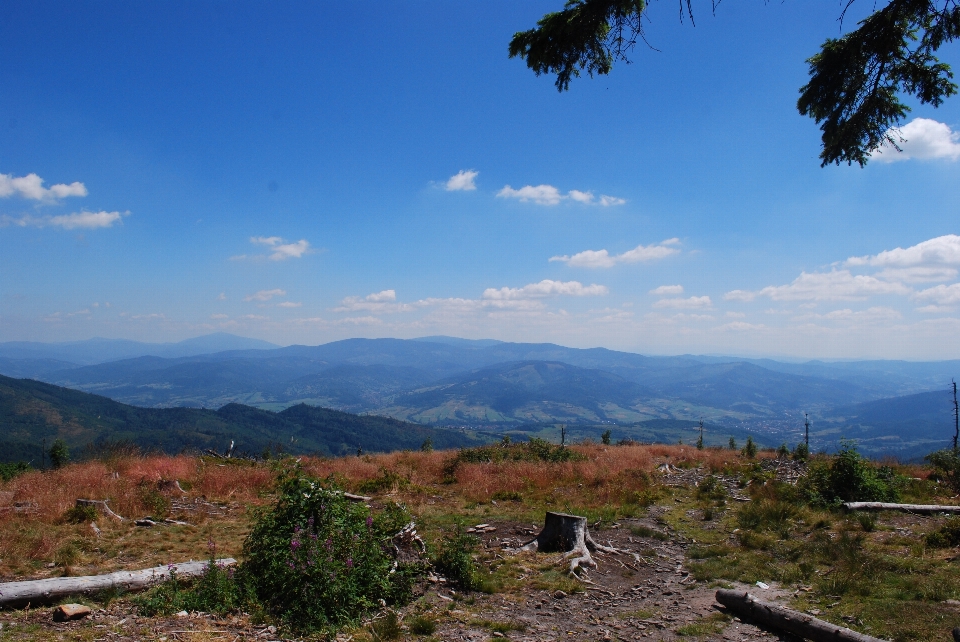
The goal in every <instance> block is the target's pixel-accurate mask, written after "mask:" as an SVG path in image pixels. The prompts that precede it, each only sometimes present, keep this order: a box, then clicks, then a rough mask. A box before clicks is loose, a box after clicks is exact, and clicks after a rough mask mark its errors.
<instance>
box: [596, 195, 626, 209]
mask: <svg viewBox="0 0 960 642" xmlns="http://www.w3.org/2000/svg"><path fill="white" fill-rule="evenodd" d="M626 202H627V201H626V199H623V198H617V197H616V196H607V195H606V194H601V195H600V205H601V206H602V207H610V206H611V205H623V204H624V203H626Z"/></svg>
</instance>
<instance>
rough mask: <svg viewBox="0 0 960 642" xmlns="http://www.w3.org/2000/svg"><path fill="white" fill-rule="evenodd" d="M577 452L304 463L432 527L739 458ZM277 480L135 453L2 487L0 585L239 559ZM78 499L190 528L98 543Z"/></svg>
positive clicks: (110, 530) (717, 453) (262, 470)
mask: <svg viewBox="0 0 960 642" xmlns="http://www.w3.org/2000/svg"><path fill="white" fill-rule="evenodd" d="M573 449H574V450H576V451H577V452H579V453H580V454H582V455H584V459H583V460H582V461H575V462H563V463H547V462H503V463H488V464H477V463H461V464H460V465H459V466H457V468H456V472H455V476H456V477H455V480H454V483H450V481H451V480H450V479H449V478H448V477H447V474H448V465H449V464H450V462H451V461H452V459H453V458H454V457H455V455H456V453H455V452H452V451H447V452H443V451H435V452H398V453H390V454H384V455H372V456H363V457H342V458H338V459H319V458H310V457H304V458H301V465H302V467H303V469H304V471H305V472H307V473H308V474H311V475H314V476H316V477H320V478H327V477H332V478H334V479H336V480H337V481H338V483H340V484H341V485H343V486H344V487H346V488H348V489H352V490H360V489H361V488H363V487H364V485H365V484H367V485H368V487H369V484H370V483H371V482H372V483H373V484H374V485H375V486H376V485H377V484H381V486H382V487H378V491H377V492H376V494H377V495H380V496H383V495H389V496H391V497H392V498H394V499H398V500H402V501H404V502H405V503H406V504H407V505H408V506H409V507H410V508H411V509H413V510H414V511H415V512H417V513H420V514H421V515H422V516H428V515H434V516H437V517H438V519H439V518H440V516H441V515H444V516H446V517H449V516H450V515H451V514H452V513H451V510H452V507H453V506H458V507H463V506H476V505H485V506H487V508H486V509H485V510H487V511H489V505H490V503H491V500H493V499H494V498H495V497H497V496H501V497H502V496H505V495H506V496H511V497H518V496H519V498H520V499H521V500H522V502H517V503H516V504H515V505H512V506H502V504H503V502H501V508H500V509H499V512H500V513H501V514H503V515H504V516H515V517H520V516H521V515H522V514H524V512H525V511H529V510H534V506H539V505H553V504H559V505H567V506H571V505H575V506H577V507H578V508H582V509H587V510H589V509H592V508H596V509H600V508H601V507H607V508H609V507H611V506H620V505H631V506H634V507H635V506H637V505H640V506H642V505H645V504H646V503H649V501H650V498H651V497H653V496H655V492H656V486H657V484H656V482H655V481H654V479H655V475H654V471H655V469H656V467H657V466H658V465H660V464H662V463H670V464H673V465H676V466H681V467H689V466H696V465H703V466H706V467H707V468H709V469H710V470H720V469H723V468H724V467H728V466H731V465H736V464H737V463H738V462H740V461H741V458H740V455H739V454H738V453H736V452H734V451H731V450H719V449H706V450H697V449H696V448H693V447H691V446H682V445H675V446H670V445H633V446H616V447H613V446H603V445H599V444H585V445H580V446H574V447H573ZM275 477H276V472H275V470H274V469H273V468H272V467H271V466H270V465H268V464H263V463H260V464H250V463H245V462H238V461H234V462H229V463H224V462H222V461H218V460H213V459H209V458H197V457H188V456H177V457H169V456H140V455H136V454H126V455H120V456H114V457H109V458H107V459H105V460H93V461H86V462H81V463H75V464H71V465H69V466H66V467H65V468H63V469H60V470H56V471H46V472H31V473H27V474H25V475H22V476H20V477H17V478H15V479H13V480H12V481H10V482H8V483H6V484H3V485H0V498H3V499H4V500H7V502H6V503H9V504H13V503H19V504H26V505H29V506H32V507H33V510H31V511H30V512H26V513H17V512H15V511H13V510H2V509H0V577H4V578H13V577H39V576H43V575H49V574H63V573H81V572H83V573H95V572H103V571H107V570H114V569H117V568H132V567H138V566H139V567H143V566H148V565H152V564H154V563H166V562H167V561H179V560H181V559H201V558H204V557H205V556H207V555H208V554H209V553H208V550H207V544H208V541H213V542H215V543H216V545H217V547H218V549H219V552H220V553H222V554H225V555H236V554H237V553H239V551H240V547H241V544H242V541H243V538H244V537H245V534H246V532H247V530H248V529H249V527H250V525H251V521H252V515H251V514H250V511H249V510H248V509H250V508H255V507H257V506H261V505H264V504H266V503H268V502H269V501H270V497H271V492H272V490H273V486H274V481H275ZM161 480H178V481H180V483H181V484H182V485H183V487H184V488H185V489H187V490H188V491H189V492H188V496H187V499H188V500H190V501H200V500H206V501H208V502H212V503H215V504H219V505H222V506H224V507H225V508H224V509H223V511H221V512H225V514H220V515H217V516H216V517H207V516H205V514H204V512H203V511H193V512H179V513H178V512H177V511H176V510H174V511H171V512H166V511H167V509H169V507H170V501H171V499H174V497H173V496H171V495H170V494H169V493H163V492H160V491H158V490H157V482H159V481H161ZM384 484H385V485H384ZM441 497H442V500H441V501H439V503H438V501H437V500H439V499H440V498H441ZM77 498H86V499H105V500H109V503H110V506H111V508H112V509H113V510H114V511H115V512H117V513H118V514H120V515H122V516H124V517H127V518H139V517H143V516H146V515H154V516H157V517H163V516H167V515H169V516H170V517H173V518H176V519H182V520H184V521H188V522H190V524H191V526H189V527H158V528H152V529H150V528H139V527H136V526H133V525H132V524H131V523H130V521H125V522H123V523H117V522H115V521H114V520H110V519H107V518H105V517H103V516H101V517H99V518H98V519H97V525H98V527H99V528H100V529H101V534H100V536H99V537H98V536H96V535H95V534H94V531H93V529H92V528H91V527H90V525H89V524H87V523H81V524H76V523H70V522H69V521H68V520H67V519H66V515H67V512H68V511H69V510H70V509H71V508H72V507H73V506H74V503H75V500H76V499H77ZM176 498H179V494H176ZM521 503H522V505H521ZM511 511H512V513H511ZM461 513H463V511H462V510H461ZM466 514H467V513H464V515H463V516H466ZM440 521H443V520H442V519H440ZM51 564H52V565H53V568H49V566H50V565H51Z"/></svg>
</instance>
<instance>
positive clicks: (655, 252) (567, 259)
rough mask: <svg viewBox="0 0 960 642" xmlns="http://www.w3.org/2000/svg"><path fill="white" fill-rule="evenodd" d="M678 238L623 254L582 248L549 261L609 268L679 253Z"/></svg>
mask: <svg viewBox="0 0 960 642" xmlns="http://www.w3.org/2000/svg"><path fill="white" fill-rule="evenodd" d="M679 242H680V239H675V238H674V239H667V240H666V241H663V242H661V243H659V244H657V243H651V244H650V245H642V244H641V245H638V246H637V247H635V248H633V249H632V250H628V251H626V252H624V253H623V254H615V255H612V256H611V255H610V253H609V252H608V251H607V250H584V251H583V252H578V253H577V254H574V255H573V256H567V255H563V256H551V257H550V260H551V261H561V262H563V263H566V264H567V265H569V266H570V267H585V268H609V267H613V266H614V265H616V264H617V263H641V262H646V261H655V260H657V259H662V258H666V257H668V256H670V255H672V254H679V253H680V250H679V249H678V248H676V247H672V246H674V245H677V244H678V243H679Z"/></svg>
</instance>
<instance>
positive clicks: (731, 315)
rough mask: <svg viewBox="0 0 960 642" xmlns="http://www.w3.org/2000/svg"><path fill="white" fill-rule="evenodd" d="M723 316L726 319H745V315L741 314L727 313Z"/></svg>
mask: <svg viewBox="0 0 960 642" xmlns="http://www.w3.org/2000/svg"><path fill="white" fill-rule="evenodd" d="M723 316H725V317H727V318H728V319H743V318H746V316H747V315H746V314H744V313H743V312H727V313H726V314H724V315H723Z"/></svg>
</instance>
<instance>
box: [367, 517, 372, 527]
mask: <svg viewBox="0 0 960 642" xmlns="http://www.w3.org/2000/svg"><path fill="white" fill-rule="evenodd" d="M371 526H373V518H372V517H367V528H370V527H371Z"/></svg>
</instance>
